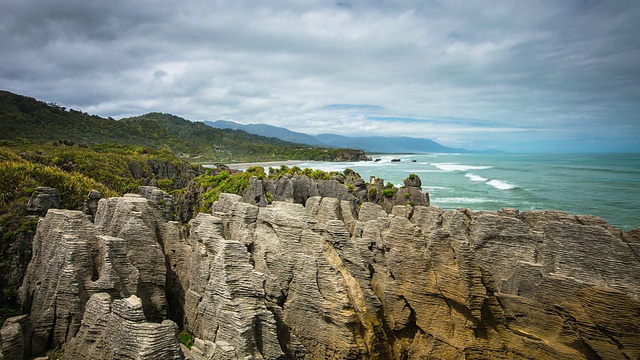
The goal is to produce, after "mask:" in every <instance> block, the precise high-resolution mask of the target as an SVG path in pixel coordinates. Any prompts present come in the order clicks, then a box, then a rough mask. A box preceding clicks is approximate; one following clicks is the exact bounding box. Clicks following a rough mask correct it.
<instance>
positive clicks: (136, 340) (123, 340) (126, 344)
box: [64, 293, 180, 360]
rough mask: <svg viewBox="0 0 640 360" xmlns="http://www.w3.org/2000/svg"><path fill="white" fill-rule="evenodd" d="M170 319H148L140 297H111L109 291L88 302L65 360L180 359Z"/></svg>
mask: <svg viewBox="0 0 640 360" xmlns="http://www.w3.org/2000/svg"><path fill="white" fill-rule="evenodd" d="M177 330H178V326H177V325H176V324H175V323H174V322H173V321H169V320H165V321H163V322H162V323H152V322H148V321H147V320H146V318H145V316H144V312H143V310H142V302H141V300H140V298H138V297H137V296H135V295H132V296H130V297H128V298H126V299H116V300H112V299H111V296H110V295H109V294H107V293H98V294H95V295H93V296H92V297H91V298H90V299H89V301H88V302H87V305H86V309H85V312H84V317H83V319H82V326H81V327H80V330H79V331H78V334H77V335H76V336H75V337H74V338H73V339H72V340H71V341H70V342H69V344H68V345H67V346H66V347H65V351H64V357H65V358H66V359H140V360H145V359H148V360H155V359H167V360H170V359H175V360H177V359H180V351H179V346H178V339H177V337H176V333H177Z"/></svg>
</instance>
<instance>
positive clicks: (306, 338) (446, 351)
mask: <svg viewBox="0 0 640 360" xmlns="http://www.w3.org/2000/svg"><path fill="white" fill-rule="evenodd" d="M285 185H286V184H285ZM412 185H417V184H412ZM408 188H416V187H415V186H409V187H408ZM152 190H153V189H152ZM356 204H357V203H356V202H354V201H352V199H350V198H347V199H338V198H333V197H319V196H312V197H309V198H308V199H307V200H306V204H305V205H302V204H297V203H293V202H280V201H275V202H274V203H273V204H271V205H268V206H263V207H258V206H255V205H251V204H247V203H244V202H243V201H242V197H240V196H237V195H229V194H222V195H221V196H220V199H219V200H218V201H217V202H216V203H215V204H214V205H213V208H212V214H199V215H198V216H197V217H196V218H195V219H194V220H192V222H191V224H190V230H189V234H188V237H185V236H183V234H182V232H181V227H180V224H178V223H176V222H172V221H168V220H167V217H166V214H165V212H164V211H163V209H162V208H161V207H160V206H159V204H157V203H154V202H152V201H148V200H147V199H145V198H143V197H140V196H125V197H122V198H113V199H102V200H100V203H99V206H98V209H97V212H96V215H95V223H91V222H90V221H89V220H88V219H87V216H86V215H84V214H82V213H81V212H77V211H68V210H56V209H52V210H50V211H49V212H48V214H47V216H46V217H45V218H44V219H43V220H40V224H39V226H38V231H37V234H36V237H35V239H34V255H33V260H32V262H31V264H30V265H29V269H28V271H27V275H26V276H25V280H24V283H23V287H22V288H21V291H20V292H21V294H20V295H21V297H22V299H23V307H24V310H25V313H28V315H27V316H25V317H19V318H13V319H10V320H11V321H9V320H8V321H7V322H6V323H5V324H4V327H3V328H2V330H0V345H1V347H0V355H2V356H5V358H6V357H7V356H10V357H15V356H17V355H15V354H20V352H23V353H25V354H29V353H31V354H39V353H42V352H43V351H45V350H46V349H50V348H55V347H57V346H62V348H63V349H64V350H65V357H66V358H139V359H152V358H167V359H175V358H178V357H179V356H182V355H181V354H180V351H184V355H185V356H186V358H188V359H237V358H253V359H287V358H290V359H361V358H365V359H423V358H438V359H495V358H504V359H576V358H577V359H580V358H585V359H599V358H601V359H637V358H639V357H640V261H639V259H640V258H639V256H638V249H639V248H638V244H639V243H640V240H638V239H639V238H640V237H639V236H638V232H637V231H631V232H626V233H623V232H621V231H620V230H618V229H617V228H615V227H612V226H610V225H609V224H607V223H606V222H604V221H602V220H601V219H599V218H596V217H591V216H574V215H570V214H566V213H561V212H555V211H525V212H523V213H520V212H519V211H517V210H514V209H503V210H500V211H498V212H472V211H470V210H466V209H459V210H452V211H443V210H442V209H440V208H437V207H427V206H415V207H414V206H409V205H397V206H394V207H393V208H392V209H391V212H390V213H388V212H387V211H385V210H384V209H383V208H382V207H381V206H379V205H376V204H373V203H368V202H366V203H363V204H362V205H361V206H358V205H356ZM263 205H264V204H263ZM168 316H170V317H171V318H172V319H174V320H175V321H176V322H177V323H178V324H181V325H182V326H183V327H184V328H185V330H187V331H189V332H190V333H192V334H193V335H195V336H196V339H195V341H194V346H193V347H192V348H191V349H190V350H187V349H186V348H182V349H180V347H179V345H178V343H177V340H176V337H175V332H176V330H177V326H176V325H175V324H174V323H173V322H172V321H169V320H166V319H167V317H168ZM30 350H31V351H30ZM7 354H9V355H7ZM2 356H0V359H2Z"/></svg>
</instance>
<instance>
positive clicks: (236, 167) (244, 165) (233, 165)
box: [202, 160, 309, 170]
mask: <svg viewBox="0 0 640 360" xmlns="http://www.w3.org/2000/svg"><path fill="white" fill-rule="evenodd" d="M307 162H309V160H282V161H262V162H246V163H230V164H224V165H225V166H228V167H229V168H230V169H234V170H246V169H247V168H249V167H251V166H262V167H263V168H265V170H268V169H269V167H276V166H277V167H279V166H280V165H286V166H288V167H292V166H295V165H299V164H304V163H307ZM202 166H203V167H205V168H215V167H216V164H202Z"/></svg>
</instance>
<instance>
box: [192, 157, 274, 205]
mask: <svg viewBox="0 0 640 360" xmlns="http://www.w3.org/2000/svg"><path fill="white" fill-rule="evenodd" d="M252 176H256V177H257V178H258V179H260V180H262V179H264V178H265V176H266V174H265V173H264V168H262V167H260V166H252V167H250V168H248V169H247V170H246V171H244V172H242V173H237V174H229V173H228V172H226V171H222V172H220V173H219V174H217V175H211V174H204V175H200V176H198V177H196V178H195V179H194V181H195V182H196V184H197V185H199V186H200V187H202V188H205V189H207V190H206V191H205V192H203V193H202V194H200V197H199V198H198V203H199V206H198V208H196V209H195V210H196V212H208V211H209V209H211V205H213V203H214V202H215V201H216V200H218V198H219V197H220V194H222V193H230V194H238V195H240V194H242V193H243V192H244V190H246V189H247V187H248V186H249V180H250V179H251V177H252Z"/></svg>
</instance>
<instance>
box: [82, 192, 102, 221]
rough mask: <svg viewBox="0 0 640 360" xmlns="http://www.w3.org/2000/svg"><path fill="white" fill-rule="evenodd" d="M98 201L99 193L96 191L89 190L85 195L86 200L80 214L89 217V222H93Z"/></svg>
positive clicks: (100, 197)
mask: <svg viewBox="0 0 640 360" xmlns="http://www.w3.org/2000/svg"><path fill="white" fill-rule="evenodd" d="M100 199H102V195H100V192H99V191H98V190H91V191H90V192H89V194H87V198H86V199H85V200H84V204H83V205H82V212H83V213H85V214H86V215H89V217H90V219H91V221H93V218H94V216H95V215H96V211H97V210H98V201H100Z"/></svg>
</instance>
